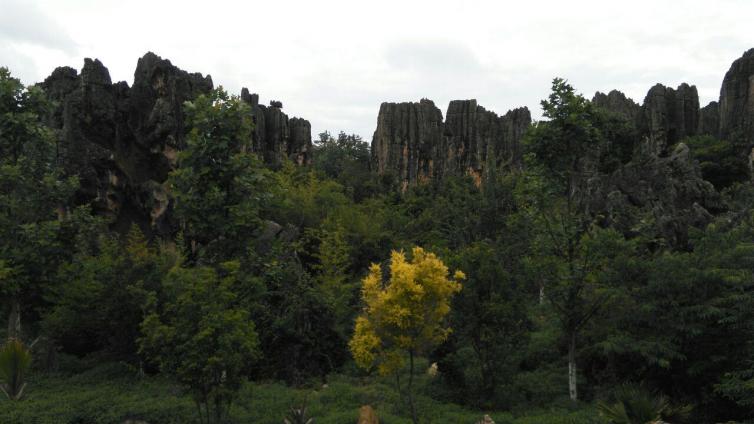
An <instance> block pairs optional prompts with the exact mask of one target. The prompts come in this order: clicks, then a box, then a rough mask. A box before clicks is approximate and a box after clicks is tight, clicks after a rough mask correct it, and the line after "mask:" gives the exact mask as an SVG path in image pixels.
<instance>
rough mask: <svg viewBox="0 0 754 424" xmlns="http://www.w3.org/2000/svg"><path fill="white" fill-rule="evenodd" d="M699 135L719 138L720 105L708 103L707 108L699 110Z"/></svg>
mask: <svg viewBox="0 0 754 424" xmlns="http://www.w3.org/2000/svg"><path fill="white" fill-rule="evenodd" d="M697 132H698V133H699V134H700V135H711V136H714V137H719V136H720V104H719V103H718V102H710V103H709V104H708V105H707V106H705V107H703V108H701V109H699V130H698V131H697Z"/></svg>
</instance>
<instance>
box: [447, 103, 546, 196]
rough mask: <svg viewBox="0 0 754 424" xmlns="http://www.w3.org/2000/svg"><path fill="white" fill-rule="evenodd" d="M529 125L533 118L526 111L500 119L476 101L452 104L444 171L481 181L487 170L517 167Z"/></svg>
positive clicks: (517, 110) (509, 114)
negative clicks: (465, 174) (521, 143)
mask: <svg viewBox="0 0 754 424" xmlns="http://www.w3.org/2000/svg"><path fill="white" fill-rule="evenodd" d="M529 124H531V115H530V114H529V110H528V109H526V108H519V109H515V110H512V111H509V112H508V113H507V114H505V115H504V116H502V117H499V116H497V114H495V113H494V112H490V111H487V110H485V109H484V108H483V107H482V106H479V105H477V102H476V100H454V101H452V102H450V105H449V106H448V113H447V116H446V119H445V134H444V135H445V140H444V143H445V144H446V145H447V162H446V164H445V172H447V173H450V174H453V173H458V172H466V173H467V174H469V175H471V176H473V177H474V178H475V179H477V181H478V182H480V181H481V178H482V176H483V172H484V170H485V169H492V168H493V167H500V166H503V167H508V168H510V167H518V166H519V165H520V163H521V154H522V152H521V146H520V141H521V138H522V137H523V134H524V132H525V131H526V129H527V128H528V127H529ZM437 161H439V159H438V160H437Z"/></svg>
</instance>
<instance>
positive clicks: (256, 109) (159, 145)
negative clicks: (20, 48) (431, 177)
mask: <svg viewBox="0 0 754 424" xmlns="http://www.w3.org/2000/svg"><path fill="white" fill-rule="evenodd" d="M40 86H41V87H42V89H43V90H45V92H46V93H47V95H48V96H49V98H50V99H51V100H53V101H54V102H55V104H56V105H57V106H56V107H55V108H54V110H53V111H52V113H51V114H50V116H49V117H48V123H49V124H50V126H51V127H53V128H55V129H56V130H57V133H58V147H59V148H58V151H59V152H60V153H59V154H60V155H61V159H62V162H63V164H64V167H65V170H66V172H67V173H68V174H69V175H77V176H78V177H79V180H80V182H81V189H80V190H79V192H78V194H77V197H78V198H77V199H76V200H77V202H78V203H80V204H84V203H91V204H92V205H93V207H94V209H95V212H97V213H100V214H104V215H107V216H109V217H111V218H112V220H113V223H114V226H115V228H116V229H119V230H127V229H128V228H129V227H130V226H131V225H132V224H133V223H136V224H138V225H139V226H140V227H141V228H142V230H143V231H145V232H146V233H147V234H168V233H170V232H171V231H172V230H173V227H174V224H173V223H172V222H171V218H170V210H171V206H170V195H169V193H168V190H167V188H166V187H165V186H164V182H165V180H166V179H167V176H168V173H169V172H170V171H171V170H172V169H174V168H175V166H176V165H177V156H178V152H179V151H180V150H181V149H182V148H184V147H185V134H186V131H187V129H186V128H185V125H184V113H183V103H184V102H185V101H187V100H192V99H194V98H196V97H197V96H199V95H201V94H205V93H209V92H210V91H211V90H212V88H213V84H212V79H211V77H210V76H206V77H205V76H202V75H201V74H198V73H194V74H191V73H188V72H185V71H183V70H181V69H179V68H177V67H175V66H173V65H172V64H171V63H170V61H168V60H166V59H162V58H160V57H159V56H157V55H155V54H154V53H147V54H146V55H144V56H143V57H142V58H141V59H139V61H138V64H137V66H136V71H135V73H134V84H133V87H129V86H128V84H126V83H125V82H118V83H115V84H113V83H112V81H111V79H110V74H109V72H108V70H107V68H105V66H104V65H103V64H102V63H101V62H100V61H99V60H91V59H86V60H85V62H84V67H83V69H82V70H81V73H80V74H78V73H77V72H76V70H74V69H72V68H68V67H63V68H57V69H56V70H55V71H54V72H53V73H52V74H51V75H50V76H49V77H48V78H47V79H45V81H44V82H42V83H41V84H40ZM242 95H244V96H245V97H244V100H246V101H247V102H249V103H253V106H252V113H253V117H254V119H255V120H259V121H261V125H259V126H258V127H257V128H256V130H255V137H257V136H256V134H264V137H259V138H260V140H261V141H259V140H256V139H255V140H254V144H253V148H254V149H255V150H256V151H258V152H259V153H260V155H262V156H264V157H265V159H270V160H272V159H275V160H277V159H279V157H278V155H277V152H278V151H279V152H282V153H284V154H286V155H289V156H290V155H291V154H292V153H293V150H292V149H290V148H289V146H290V145H291V144H290V143H289V138H291V137H289V134H290V129H289V128H288V118H287V116H285V114H282V112H280V109H279V108H269V109H274V110H275V111H271V112H268V110H265V108H263V107H260V106H259V105H258V96H257V97H254V96H256V95H250V94H249V93H248V91H245V92H244V93H242ZM268 116H269V119H267V120H268V121H270V122H272V125H270V126H269V127H265V125H264V124H265V120H266V119H265V118H267V117H268ZM268 134H271V136H270V137H268ZM268 138H269V139H271V140H274V142H272V143H267V140H268ZM278 140H280V141H278ZM290 142H292V144H293V145H295V146H296V149H295V153H296V154H297V156H296V158H297V159H298V160H297V161H298V163H307V162H308V161H309V160H310V159H309V152H310V151H311V127H310V126H309V123H308V122H307V121H304V120H296V121H295V137H293V140H292V141H290ZM268 146H269V147H268ZM281 146H282V147H281ZM268 148H269V149H272V150H270V151H268V150H267V149H268Z"/></svg>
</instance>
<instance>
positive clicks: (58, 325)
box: [42, 225, 172, 360]
mask: <svg viewBox="0 0 754 424" xmlns="http://www.w3.org/2000/svg"><path fill="white" fill-rule="evenodd" d="M169 256H170V255H168V254H166V252H164V251H158V250H157V249H155V248H153V247H151V246H150V245H149V244H148V243H147V241H146V239H145V238H144V235H143V234H142V233H141V231H140V230H139V228H138V227H137V226H135V225H134V226H133V227H131V230H130V231H129V233H128V234H127V235H126V236H125V237H123V240H121V239H119V238H118V237H116V236H113V235H109V234H104V235H101V236H100V237H99V240H98V242H97V245H96V251H94V252H86V251H83V252H79V253H77V254H76V255H74V257H73V259H72V260H71V261H70V262H69V263H65V264H63V265H62V266H61V267H60V272H59V274H58V279H59V281H60V282H61V283H60V284H57V285H55V286H54V287H52V288H51V289H50V293H49V294H48V295H47V296H46V297H47V300H48V301H49V302H50V303H51V304H52V306H51V307H50V308H49V309H48V311H47V312H46V313H45V314H44V315H43V320H42V328H43V329H44V330H45V333H46V334H47V335H49V337H51V338H52V339H53V340H55V341H56V342H57V343H58V344H59V345H60V346H62V348H63V349H64V350H65V351H66V352H68V353H74V354H78V355H85V354H88V353H92V352H95V351H99V350H104V351H106V353H108V354H111V355H113V356H114V357H115V358H118V359H126V360H134V359H135V357H136V351H137V347H136V339H137V337H138V336H139V325H140V324H141V321H142V320H143V319H144V317H143V314H142V303H143V301H144V299H143V297H144V295H145V293H146V292H149V291H156V290H157V289H158V287H159V286H160V284H161V279H162V275H163V274H164V273H165V272H167V271H168V270H169V269H170V266H171V265H172V264H171V262H170V258H169Z"/></svg>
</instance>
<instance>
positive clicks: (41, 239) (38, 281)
mask: <svg viewBox="0 0 754 424" xmlns="http://www.w3.org/2000/svg"><path fill="white" fill-rule="evenodd" d="M48 107H49V105H48V103H47V102H46V100H45V97H44V94H43V93H42V92H41V90H40V89H38V88H35V87H30V88H28V89H24V87H23V86H22V85H21V82H20V81H19V80H17V79H15V78H12V77H11V75H10V72H8V70H7V69H6V68H0V205H1V206H0V262H3V263H4V265H3V268H4V271H2V272H0V273H2V274H4V275H3V276H0V277H2V283H3V284H2V286H0V293H2V296H3V298H4V299H7V301H8V309H9V311H10V312H9V319H8V336H9V337H20V332H21V316H22V314H24V313H30V312H32V310H33V305H32V303H37V302H41V299H40V297H41V294H42V293H43V292H44V290H43V288H45V287H47V286H48V285H49V284H51V281H52V280H53V279H54V275H55V272H56V270H57V266H58V264H59V263H60V261H61V260H62V259H63V258H65V257H66V256H67V255H66V252H65V249H63V248H62V245H61V240H60V237H59V236H60V229H61V220H63V219H65V218H66V215H67V214H66V204H67V201H68V200H69V199H70V198H71V196H72V194H73V193H74V191H75V190H76V188H77V187H78V181H77V180H76V178H63V172H62V167H61V166H59V164H58V158H57V156H56V148H55V143H54V141H53V137H52V131H51V130H50V129H49V128H47V127H46V126H44V125H43V124H42V118H43V116H44V115H45V114H46V113H47V111H48Z"/></svg>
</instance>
